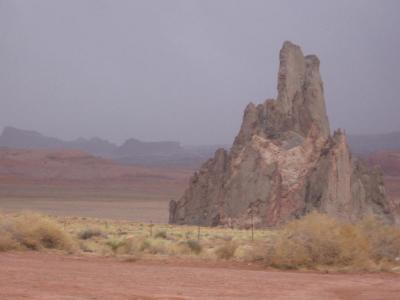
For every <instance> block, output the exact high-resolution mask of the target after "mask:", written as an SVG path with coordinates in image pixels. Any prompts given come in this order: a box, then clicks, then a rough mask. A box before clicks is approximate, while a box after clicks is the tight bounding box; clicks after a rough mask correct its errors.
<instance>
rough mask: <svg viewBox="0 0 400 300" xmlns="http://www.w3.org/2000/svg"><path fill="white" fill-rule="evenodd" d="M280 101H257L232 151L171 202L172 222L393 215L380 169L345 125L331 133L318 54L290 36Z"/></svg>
mask: <svg viewBox="0 0 400 300" xmlns="http://www.w3.org/2000/svg"><path fill="white" fill-rule="evenodd" d="M279 60H280V65H279V72H278V96H277V99H276V100H274V99H269V100H267V101H265V102H264V103H263V104H259V105H254V104H253V103H250V104H249V105H248V106H247V107H246V109H245V112H244V116H243V122H242V126H241V129H240V131H239V134H238V135H237V137H236V138H235V141H234V143H233V145H232V148H231V149H230V151H229V152H227V151H225V150H224V149H219V150H217V151H216V153H215V156H214V158H212V159H210V160H208V161H207V162H206V163H205V164H204V165H203V166H202V167H201V168H200V170H198V171H197V172H195V174H194V175H193V177H192V178H191V180H190V183H189V187H188V188H187V190H186V191H185V193H184V195H183V196H182V198H181V199H179V200H178V201H174V200H172V201H171V203H170V223H174V224H196V225H204V226H217V225H225V226H238V227H246V226H248V225H249V224H250V222H251V219H253V222H254V223H255V225H256V226H258V227H265V226H276V225H278V224H281V223H284V222H287V221H289V220H291V219H294V218H299V217H301V216H303V215H305V214H307V213H308V212H310V211H312V210H318V211H320V212H323V213H327V214H329V215H331V216H334V217H336V218H340V219H343V220H347V221H356V220H358V219H360V218H361V217H362V216H364V215H367V214H376V215H379V216H381V217H383V218H384V219H386V220H388V221H391V220H392V218H393V217H392V215H391V203H389V202H388V200H387V199H386V196H385V189H384V184H383V179H382V176H381V174H380V173H379V171H377V170H368V169H367V168H366V167H365V166H364V165H363V164H362V163H361V162H360V161H358V160H356V159H355V158H354V157H352V155H351V153H350V150H349V147H348V145H347V141H346V135H345V133H344V132H343V131H341V130H337V131H335V132H334V134H333V135H331V134H330V128H329V121H328V117H327V113H326V108H325V100H324V88H323V83H322V80H321V76H320V72H319V65H320V62H319V59H318V57H316V56H315V55H307V56H304V55H303V53H302V50H301V49H300V47H299V46H297V45H294V44H292V43H290V42H285V43H284V44H283V47H282V49H281V51H280V56H279Z"/></svg>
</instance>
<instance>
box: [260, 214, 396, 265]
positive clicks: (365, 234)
mask: <svg viewBox="0 0 400 300" xmlns="http://www.w3.org/2000/svg"><path fill="white" fill-rule="evenodd" d="M399 257H400V229H398V228H395V227H392V226H389V225H385V224H384V223H382V222H380V221H379V220H377V219H374V218H367V219H365V220H364V221H362V222H360V223H358V224H355V225H352V224H345V223H341V222H339V221H337V220H335V219H332V218H330V217H328V216H326V215H321V214H318V213H311V214H309V215H308V216H306V217H304V218H303V219H301V220H297V221H293V222H291V223H289V224H287V225H286V226H285V227H284V228H282V229H281V230H279V231H278V234H277V235H275V237H274V238H273V239H272V241H271V243H270V244H269V246H268V248H267V249H266V256H265V261H266V263H267V265H269V266H273V267H277V268H296V269H297V268H309V269H310V268H321V267H335V268H339V269H343V270H345V269H348V270H379V269H382V268H385V266H388V265H394V264H396V263H397V261H398V259H399Z"/></svg>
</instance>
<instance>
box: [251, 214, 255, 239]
mask: <svg viewBox="0 0 400 300" xmlns="http://www.w3.org/2000/svg"><path fill="white" fill-rule="evenodd" d="M251 241H254V220H253V210H251Z"/></svg>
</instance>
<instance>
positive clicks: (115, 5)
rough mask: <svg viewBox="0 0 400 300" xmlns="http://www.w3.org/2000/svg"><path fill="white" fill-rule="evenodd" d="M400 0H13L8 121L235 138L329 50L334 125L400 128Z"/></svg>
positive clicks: (0, 36)
mask: <svg viewBox="0 0 400 300" xmlns="http://www.w3.org/2000/svg"><path fill="white" fill-rule="evenodd" d="M399 12H400V1H397V0H393V1H388V0H387V1H384V0H380V1H355V0H351V1H349V0H344V1H338V0H335V1H322V0H315V1H296V0H293V1H282V0H279V1H255V0H253V1H244V0H243V1H233V0H226V1H221V0H219V1H218V0H210V1H205V0H201V1H189V0H182V1H172V0H169V1H163V0H160V1H149V0H143V1H134V0H131V1H128V0H126V1H122V0H112V1H111V0H110V1H104V0H90V1H89V0H64V1H57V0H25V1H22V0H0V104H1V105H0V127H2V126H6V125H11V126H15V127H19V128H24V129H31V130H37V131H39V132H41V133H43V134H46V135H51V136H57V137H60V138H64V139H73V138H76V137H79V136H83V137H92V136H100V137H104V138H107V139H109V140H111V141H114V142H121V141H122V140H124V139H126V138H129V137H136V138H139V139H142V140H148V141H149V140H177V141H180V142H182V143H183V144H229V143H231V142H232V140H233V138H234V136H235V135H236V133H237V131H238V128H239V126H240V123H241V119H242V113H243V110H244V108H245V106H246V104H247V103H248V102H250V101H253V102H255V103H259V102H262V101H264V100H265V99H267V98H275V97H276V95H277V91H276V85H277V78H276V77H277V69H278V54H279V49H280V47H281V46H282V43H283V41H285V40H290V41H292V42H294V43H296V44H299V45H300V46H301V47H302V49H303V52H304V53H305V54H311V53H312V54H317V55H318V56H319V58H320V60H321V72H322V77H323V80H324V84H325V92H326V101H327V109H328V115H329V118H330V121H331V128H332V129H333V128H337V127H341V128H345V129H346V130H347V132H348V133H381V132H389V131H395V130H400V75H399V72H400V17H399Z"/></svg>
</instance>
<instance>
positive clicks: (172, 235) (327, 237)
mask: <svg viewBox="0 0 400 300" xmlns="http://www.w3.org/2000/svg"><path fill="white" fill-rule="evenodd" d="M152 233H154V234H152ZM198 238H200V239H199V240H198ZM75 244H76V245H79V247H80V249H81V251H82V252H91V253H93V254H97V255H114V256H118V257H120V258H125V260H127V261H128V260H129V261H136V260H137V259H140V258H142V257H154V256H162V257H169V256H180V257H182V256H183V257H199V258H202V259H216V260H237V261H244V262H258V263H264V264H265V265H266V266H271V267H275V268H280V269H288V268H290V269H323V270H335V271H380V270H388V271H394V270H400V229H399V228H396V227H393V226H389V225H386V224H384V223H382V222H380V221H379V220H377V219H374V218H366V219H365V220H363V221H362V222H360V223H358V224H345V223H341V222H339V221H337V220H335V219H332V218H329V217H327V216H326V215H321V214H317V213H312V214H310V215H308V216H306V217H304V218H303V219H301V220H296V221H293V222H291V223H289V224H287V225H286V226H284V227H282V228H280V229H274V230H267V229H266V230H256V231H255V232H254V241H252V240H251V233H250V231H248V230H239V229H225V228H201V231H200V235H199V236H198V228H197V227H194V226H171V225H160V224H143V223H133V222H128V221H118V220H114V221H111V220H107V221H105V220H101V219H93V218H79V217H71V218H65V217H45V216H39V215H34V214H20V215H7V216H4V215H3V216H2V215H1V214H0V251H8V250H15V249H20V250H24V249H31V250H41V249H45V248H51V249H61V250H68V251H70V250H71V249H73V248H74V245H75Z"/></svg>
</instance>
